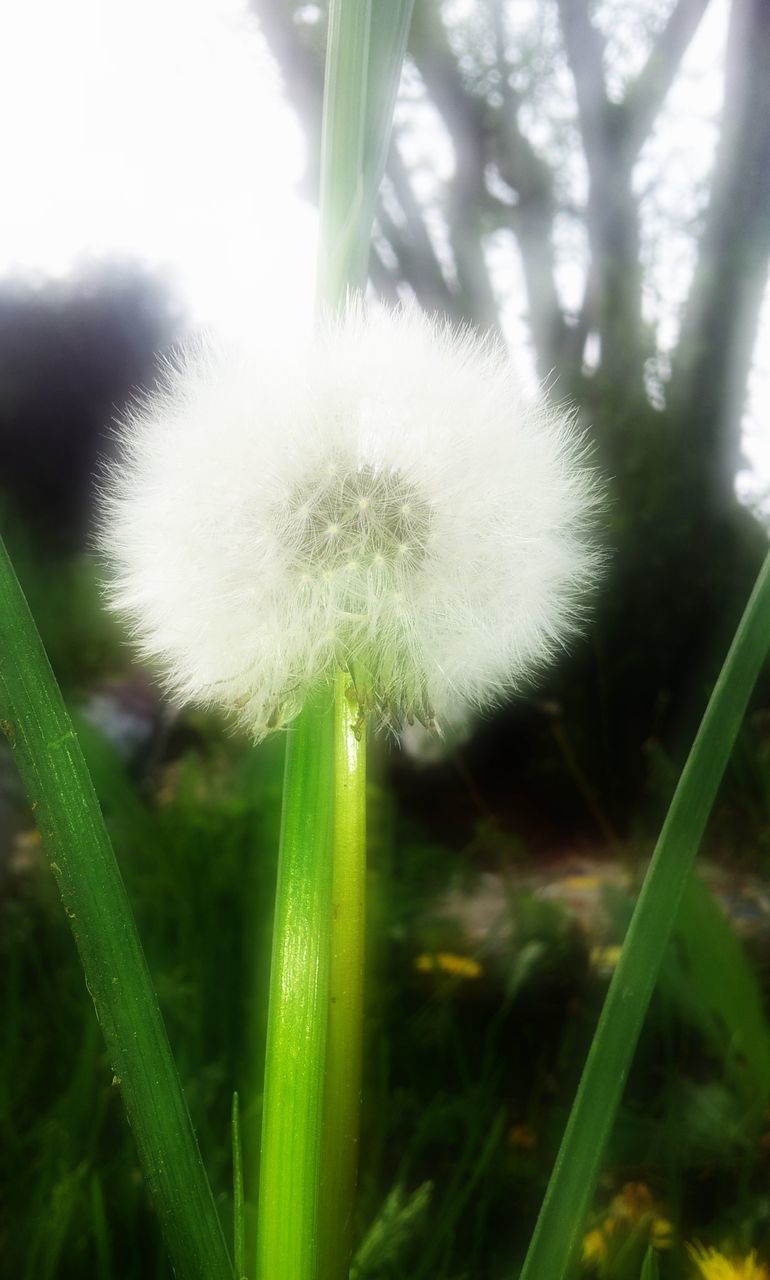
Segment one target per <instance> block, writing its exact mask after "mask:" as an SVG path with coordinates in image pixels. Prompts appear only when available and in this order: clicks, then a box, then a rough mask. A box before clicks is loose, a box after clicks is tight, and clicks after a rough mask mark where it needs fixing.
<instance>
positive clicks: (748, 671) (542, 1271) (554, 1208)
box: [520, 554, 770, 1280]
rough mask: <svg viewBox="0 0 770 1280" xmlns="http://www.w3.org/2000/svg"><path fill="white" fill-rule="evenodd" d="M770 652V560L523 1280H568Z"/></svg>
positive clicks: (679, 807) (668, 835)
mask: <svg viewBox="0 0 770 1280" xmlns="http://www.w3.org/2000/svg"><path fill="white" fill-rule="evenodd" d="M769 649H770V554H768V556H767V558H766V560H765V562H764V565H763V566H762V569H761V570H760V574H759V577H758V579H757V582H756V585H755V587H754V590H753V592H752V594H751V597H750V599H749V602H748V604H747V606H746V610H745V612H744V615H743V617H742V619H741V621H740V624H739V626H738V630H737V632H736V634H735V638H734V640H733V643H732V645H731V646H730V651H729V653H728V655H727V658H726V659H725V663H724V666H723V667H722V671H721V672H720V675H719V679H718V680H717V682H716V685H715V687H714V692H713V693H712V695H711V699H710V701H709V704H708V706H707V708H706V713H705V715H704V717H703V720H702V722H701V726H700V728H699V730H698V733H697V736H696V738H695V742H694V743H693V746H692V750H691V751H690V755H689V757H688V759H687V763H686V764H685V767H684V769H683V771H682V776H681V778H680V779H679V785H678V786H677V789H676V792H675V794H674V798H673V801H672V803H671V807H670V809H669V811H668V815H667V817H666V821H665V823H664V824H663V830H662V832H661V835H660V839H659V840H658V844H657V847H656V849H655V852H654V854H653V857H652V861H651V863H650V866H649V869H648V871H647V875H646V877H645V880H644V884H643V886H642V891H641V893H640V895H639V899H638V902H637V904H636V908H635V910H634V914H633V916H632V918H631V923H630V925H629V928H628V933H627V934H626V939H625V943H624V946H623V950H622V953H621V957H620V960H619V962H618V966H617V968H616V970H615V974H614V976H613V979H612V982H611V984H610V989H609V991H608V993H607V998H606V1000H605V1003H604V1008H603V1010H602V1014H601V1017H600V1019H599V1025H598V1027H597V1029H596V1034H595V1035H594V1039H593V1042H592V1045H591V1049H590V1051H589V1054H588V1059H587V1061H586V1065H585V1068H584V1070H583V1076H582V1079H581V1081H580V1085H579V1087H578V1092H577V1096H576V1098H575V1102H574V1104H573V1107H572V1111H571V1114H570V1117H569V1120H568V1122H567V1128H566V1131H565V1134H564V1138H563V1139H562V1144H561V1147H560V1149H559V1153H558V1155H557V1157H556V1164H555V1166H554V1170H553V1173H552V1175H551V1180H550V1183H549V1185H548V1190H547V1191H546V1195H545V1200H544V1202H543V1207H542V1209H541V1211H540V1216H539V1218H538V1221H537V1225H536V1227H535V1233H534V1235H533V1237H532V1241H531V1243H530V1247H529V1251H528V1253H527V1256H526V1259H525V1261H524V1267H523V1270H522V1272H521V1276H520V1280H562V1277H564V1276H566V1275H568V1274H570V1268H571V1266H572V1265H573V1263H574V1259H575V1257H576V1254H577V1251H578V1246H579V1243H580V1239H581V1234H582V1230H583V1223H584V1220H585V1215H586V1212H587V1210H588V1206H589V1204H590V1202H591V1199H592V1197H593V1193H594V1188H595V1186H596V1181H597V1177H598V1174H599V1170H600V1166H601V1160H602V1155H603V1152H604V1148H605V1145H606V1142H607V1138H608V1137H609V1133H610V1129H611V1126H612V1122H613V1119H614V1116H615V1111H616V1109H617V1106H618V1103H619V1101H620V1098H621V1095H622V1092H623V1087H624V1085H625V1082H626V1077H627V1076H628V1071H629V1067H630V1065H631V1060H632V1058H633V1055H634V1050H635V1048H636V1043H637V1040H638V1037H639V1032H640V1030H641V1027H642V1023H643V1021H644V1017H645V1014H646V1012H647V1007H648V1005H649V1002H650V997H651V995H652V991H653V988H654V986H655V981H656V978H657V976H658V971H659V969H660V965H661V961H662V959H663V955H664V952H665V949H666V946H667V944H668V941H669V938H670V936H671V932H672V930H673V927H674V924H675V922H676V916H677V912H678V910H679V904H680V902H681V900H682V895H683V894H684V891H685V888H686V886H687V882H688V879H689V876H690V873H691V871H692V866H693V862H694V860H695V855H696V853H697V850H698V845H699V844H700V841H701V838H702V836H703V832H704V829H705V826H706V821H707V819H708V816H709V813H710V812H711V807H712V805H713V803H714V798H715V796H716V793H717V788H718V786H719V783H720V782H721V779H722V775H723V773H724V770H725V766H726V764H727V761H728V758H729V756H730V751H731V750H732V746H733V743H734V741H735V738H736V735H737V733H738V729H739V727H740V723H741V720H742V718H743V715H744V712H745V710H746V706H747V703H748V700H749V697H750V695H751V691H752V689H753V687H754V684H755V682H756V679H757V676H758V675H759V672H760V670H761V668H762V665H763V663H764V661H765V658H766V656H767V653H768V650H769Z"/></svg>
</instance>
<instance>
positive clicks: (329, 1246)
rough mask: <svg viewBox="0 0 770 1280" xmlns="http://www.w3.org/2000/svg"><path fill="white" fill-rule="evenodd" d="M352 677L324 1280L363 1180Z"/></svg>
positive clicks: (361, 816)
mask: <svg viewBox="0 0 770 1280" xmlns="http://www.w3.org/2000/svg"><path fill="white" fill-rule="evenodd" d="M350 685H351V681H350V676H349V675H348V673H347V671H340V672H338V674H337V679H336V688H335V706H334V823H333V828H332V948H331V1003H330V1005H329V1042H328V1046H327V1054H326V1099H325V1105H324V1127H323V1164H322V1174H323V1181H322V1184H321V1219H320V1223H321V1225H320V1236H319V1239H320V1256H319V1262H320V1265H319V1276H320V1277H322V1280H343V1277H346V1276H347V1274H348V1269H349V1266H350V1253H351V1246H352V1226H353V1204H354V1200H355V1191H356V1179H357V1174H358V1126H359V1111H360V1105H361V1047H362V1040H363V994H364V915H365V888H366V885H365V880H366V726H365V722H364V720H363V717H362V716H361V714H360V712H359V709H358V702H357V700H356V698H355V696H354V695H353V691H352V689H351V687H350Z"/></svg>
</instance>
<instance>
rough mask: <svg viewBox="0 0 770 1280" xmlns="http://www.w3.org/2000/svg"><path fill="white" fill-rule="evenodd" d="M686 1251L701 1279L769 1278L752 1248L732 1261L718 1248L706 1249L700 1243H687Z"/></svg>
mask: <svg viewBox="0 0 770 1280" xmlns="http://www.w3.org/2000/svg"><path fill="white" fill-rule="evenodd" d="M687 1252H688V1253H689V1255H690V1257H691V1258H692V1260H693V1262H694V1263H695V1265H696V1267H697V1268H698V1271H699V1272H700V1274H701V1276H702V1277H703V1280H770V1271H768V1270H767V1267H765V1266H763V1265H762V1263H760V1262H757V1255H756V1252H755V1250H754V1249H752V1251H751V1253H750V1254H748V1256H747V1257H745V1258H735V1259H733V1261H730V1259H729V1258H726V1257H725V1255H724V1254H723V1253H720V1252H719V1251H718V1249H707V1248H705V1246H704V1245H702V1244H688V1246H687Z"/></svg>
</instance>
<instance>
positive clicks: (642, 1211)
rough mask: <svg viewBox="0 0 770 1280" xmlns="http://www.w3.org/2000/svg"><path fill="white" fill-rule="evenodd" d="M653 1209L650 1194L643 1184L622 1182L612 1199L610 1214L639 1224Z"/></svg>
mask: <svg viewBox="0 0 770 1280" xmlns="http://www.w3.org/2000/svg"><path fill="white" fill-rule="evenodd" d="M653 1207H654V1201H653V1198H652V1192H651V1191H650V1188H649V1187H648V1186H647V1184H646V1183H645V1182H624V1183H623V1186H622V1187H621V1188H620V1191H619V1192H618V1194H617V1195H616V1196H615V1197H614V1198H613V1201H612V1207H611V1209H610V1212H611V1213H612V1215H613V1217H615V1218H625V1219H626V1221H627V1222H640V1221H641V1219H642V1218H644V1217H645V1216H646V1215H647V1214H648V1213H652V1210H653Z"/></svg>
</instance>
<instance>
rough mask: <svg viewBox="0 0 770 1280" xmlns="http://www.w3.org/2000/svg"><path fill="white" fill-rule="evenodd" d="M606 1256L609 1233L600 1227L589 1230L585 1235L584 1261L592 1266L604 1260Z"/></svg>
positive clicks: (586, 1264)
mask: <svg viewBox="0 0 770 1280" xmlns="http://www.w3.org/2000/svg"><path fill="white" fill-rule="evenodd" d="M605 1225H606V1224H605ZM606 1257H607V1234H606V1233H605V1231H603V1230H602V1229H601V1228H600V1227H594V1229H593V1231H588V1232H587V1233H586V1235H584V1236H583V1262H584V1264H585V1266H588V1267H590V1266H593V1265H594V1264H595V1263H597V1262H603V1261H604V1259H605V1258H606Z"/></svg>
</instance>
